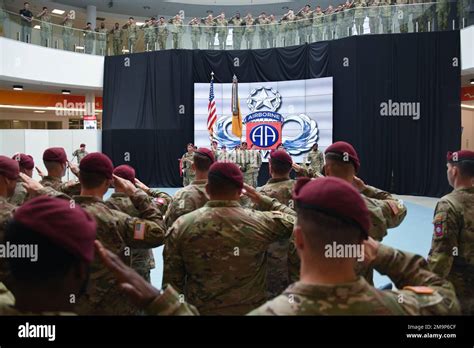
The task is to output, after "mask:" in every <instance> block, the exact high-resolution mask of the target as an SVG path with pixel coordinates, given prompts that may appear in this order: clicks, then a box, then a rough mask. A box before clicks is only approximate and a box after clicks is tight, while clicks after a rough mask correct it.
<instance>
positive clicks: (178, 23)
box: [170, 17, 184, 49]
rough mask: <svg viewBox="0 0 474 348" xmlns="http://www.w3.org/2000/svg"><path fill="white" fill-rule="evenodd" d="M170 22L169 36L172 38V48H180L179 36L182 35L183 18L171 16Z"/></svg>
mask: <svg viewBox="0 0 474 348" xmlns="http://www.w3.org/2000/svg"><path fill="white" fill-rule="evenodd" d="M170 23H171V30H170V31H171V36H172V38H173V48H174V49H177V48H181V37H182V36H183V30H184V29H183V20H182V19H181V18H176V17H173V18H172V19H171V20H170Z"/></svg>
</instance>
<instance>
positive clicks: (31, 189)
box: [20, 173, 43, 193]
mask: <svg viewBox="0 0 474 348" xmlns="http://www.w3.org/2000/svg"><path fill="white" fill-rule="evenodd" d="M20 178H21V180H22V181H23V187H24V188H25V189H26V191H28V193H35V192H37V191H39V190H41V189H42V188H43V185H41V184H40V183H39V182H38V181H36V180H34V179H32V178H30V177H29V176H28V175H26V174H25V173H20Z"/></svg>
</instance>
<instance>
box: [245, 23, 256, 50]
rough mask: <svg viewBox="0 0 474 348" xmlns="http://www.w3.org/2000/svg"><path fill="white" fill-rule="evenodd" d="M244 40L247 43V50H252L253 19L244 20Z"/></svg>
mask: <svg viewBox="0 0 474 348" xmlns="http://www.w3.org/2000/svg"><path fill="white" fill-rule="evenodd" d="M244 22H245V40H246V41H247V49H250V50H251V49H252V47H253V38H254V36H255V29H256V27H255V21H254V19H253V18H249V17H246V18H245V20H244Z"/></svg>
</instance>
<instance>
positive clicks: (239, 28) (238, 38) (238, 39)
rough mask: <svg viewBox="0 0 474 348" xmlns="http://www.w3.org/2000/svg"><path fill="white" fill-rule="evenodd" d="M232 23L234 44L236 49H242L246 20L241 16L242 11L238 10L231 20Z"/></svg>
mask: <svg viewBox="0 0 474 348" xmlns="http://www.w3.org/2000/svg"><path fill="white" fill-rule="evenodd" d="M229 23H230V24H231V25H232V44H233V48H234V50H240V48H241V47H242V37H243V36H244V29H245V28H244V21H243V20H242V18H240V12H237V13H236V14H235V16H234V17H232V18H231V19H230V21H229Z"/></svg>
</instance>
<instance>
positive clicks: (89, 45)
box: [83, 28, 95, 54]
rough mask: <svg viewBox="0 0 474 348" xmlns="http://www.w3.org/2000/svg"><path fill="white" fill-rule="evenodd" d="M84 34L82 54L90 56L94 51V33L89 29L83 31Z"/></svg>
mask: <svg viewBox="0 0 474 348" xmlns="http://www.w3.org/2000/svg"><path fill="white" fill-rule="evenodd" d="M83 32H84V53H86V54H92V53H93V51H94V42H95V31H94V30H92V28H90V29H85V30H83Z"/></svg>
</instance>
